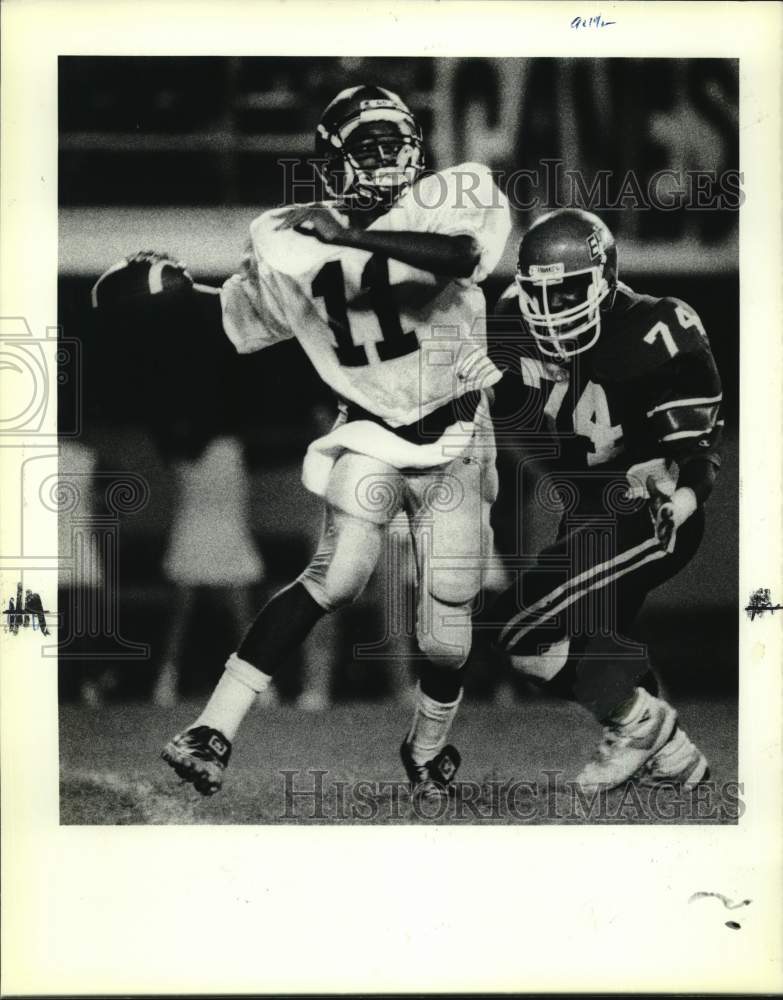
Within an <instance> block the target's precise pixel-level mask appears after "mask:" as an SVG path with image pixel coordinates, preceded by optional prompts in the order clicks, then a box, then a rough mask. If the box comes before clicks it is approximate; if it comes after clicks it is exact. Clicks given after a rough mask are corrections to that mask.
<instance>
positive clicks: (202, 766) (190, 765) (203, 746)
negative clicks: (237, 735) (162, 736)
mask: <svg viewBox="0 0 783 1000" xmlns="http://www.w3.org/2000/svg"><path fill="white" fill-rule="evenodd" d="M161 757H162V758H163V759H164V760H165V761H166V763H167V764H168V765H169V766H170V767H173V768H174V770H175V771H176V772H177V774H178V775H179V776H180V778H182V779H183V780H184V781H189V782H190V784H191V785H193V786H194V788H195V789H196V791H197V792H201V794H202V795H214V794H215V792H218V791H220V786H221V785H222V784H223V772H224V771H225V769H226V767H227V765H228V762H229V759H230V757H231V741H230V740H227V739H226V737H225V736H224V735H223V734H222V733H221V732H219V731H218V730H217V729H211V728H210V727H209V726H194V727H193V728H192V729H186V730H185V732H184V733H177V735H176V736H175V737H174V738H173V739H171V740H169V742H168V743H167V744H166V746H165V747H164V748H163V753H162V754H161Z"/></svg>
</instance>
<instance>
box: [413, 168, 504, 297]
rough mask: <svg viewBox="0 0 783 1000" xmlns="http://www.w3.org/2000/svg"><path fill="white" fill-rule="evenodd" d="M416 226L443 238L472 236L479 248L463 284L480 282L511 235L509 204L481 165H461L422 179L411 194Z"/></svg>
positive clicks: (462, 281)
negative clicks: (472, 268) (470, 272)
mask: <svg viewBox="0 0 783 1000" xmlns="http://www.w3.org/2000/svg"><path fill="white" fill-rule="evenodd" d="M413 194H414V198H413V202H414V204H415V208H416V214H417V218H416V220H415V221H416V225H415V226H412V227H411V228H417V229H423V230H424V231H425V232H430V233H442V234H443V235H444V236H472V237H473V238H474V239H475V240H476V242H477V243H478V244H479V248H480V258H479V262H478V264H477V265H476V269H475V271H474V272H473V274H472V275H470V276H469V277H468V278H461V279H459V281H460V282H461V283H463V284H472V283H474V282H479V281H483V280H484V279H485V278H486V277H487V275H489V274H491V273H492V271H494V269H495V268H496V267H497V265H498V262H499V261H500V258H501V255H502V254H503V249H504V247H505V245H506V241H507V240H508V236H509V233H510V232H511V216H510V212H509V206H508V200H507V199H506V196H505V195H504V194H503V192H502V191H501V190H500V188H499V187H498V186H497V185H496V184H495V182H494V180H493V179H492V173H491V172H490V170H489V168H488V167H486V166H484V165H483V164H481V163H462V164H460V165H459V166H456V167H451V168H450V169H448V170H443V171H441V172H440V173H438V174H431V175H430V176H429V177H425V178H424V180H423V181H421V183H420V184H419V185H417V187H416V189H415V190H414V192H413Z"/></svg>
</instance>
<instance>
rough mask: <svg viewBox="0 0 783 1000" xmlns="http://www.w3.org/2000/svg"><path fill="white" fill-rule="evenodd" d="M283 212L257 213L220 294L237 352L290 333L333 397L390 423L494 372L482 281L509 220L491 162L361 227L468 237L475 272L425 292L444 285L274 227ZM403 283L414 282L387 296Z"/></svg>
mask: <svg viewBox="0 0 783 1000" xmlns="http://www.w3.org/2000/svg"><path fill="white" fill-rule="evenodd" d="M283 211H286V210H280V209H277V210H271V211H268V212H265V213H263V214H262V215H260V216H259V217H258V218H257V219H255V220H254V222H253V223H252V225H251V227H250V235H251V248H250V251H249V254H248V257H247V258H246V259H245V263H244V266H243V271H242V273H241V274H237V275H234V276H233V277H231V278H229V279H228V281H227V282H226V283H225V285H224V286H223V289H222V292H221V296H222V304H223V325H224V328H225V331H226V333H227V335H228V336H229V337H230V339H231V341H232V342H233V344H234V346H235V347H236V349H237V350H238V351H239V352H240V353H250V352H252V351H258V350H261V349H262V348H264V347H268V346H270V345H271V344H274V343H278V342H279V341H281V340H287V339H289V338H291V337H296V338H297V340H299V342H300V343H301V345H302V347H303V348H304V350H305V351H306V352H307V354H308V356H309V357H310V360H311V361H312V363H313V365H314V366H315V368H316V370H317V371H318V373H319V375H320V376H321V378H322V379H323V380H324V382H326V383H327V384H328V385H329V386H330V387H331V388H332V389H333V390H334V392H335V393H336V394H337V395H338V396H339V397H341V398H342V399H345V400H348V401H350V402H353V403H356V404H358V405H359V406H361V407H363V408H364V409H365V410H367V411H369V412H370V413H372V414H374V415H375V416H377V417H380V418H381V419H382V420H383V421H384V422H385V423H387V424H388V425H389V426H391V427H400V426H404V425H407V424H412V423H414V422H415V421H417V420H418V419H420V418H421V417H423V416H426V415H427V414H428V413H430V412H432V411H433V410H435V409H437V408H438V407H440V406H443V405H444V404H445V403H447V402H448V401H449V400H451V399H454V398H457V397H459V396H461V395H463V394H464V393H465V392H468V391H470V390H475V389H481V388H487V387H488V386H490V385H493V384H494V383H495V382H497V381H498V380H499V379H500V372H499V371H498V370H497V369H496V368H495V367H494V365H493V364H492V363H491V362H490V361H489V359H488V358H487V355H486V304H485V300H484V294H483V292H482V291H481V289H480V288H478V286H477V282H479V281H482V280H483V279H484V278H485V277H486V276H487V275H488V274H490V273H491V272H492V270H493V269H494V268H495V267H496V265H497V263H498V261H499V259H500V256H501V254H502V252H503V248H504V246H505V243H506V240H507V239H508V235H509V232H510V228H511V223H510V218H509V209H508V202H507V201H506V198H505V196H504V195H503V194H502V193H501V191H500V190H499V189H498V188H497V187H496V185H495V183H494V181H493V180H492V175H491V173H490V171H489V170H488V168H487V167H485V166H482V165H480V164H476V163H464V164H462V165H460V166H458V167H452V168H450V169H448V170H444V171H442V172H441V173H438V174H431V175H430V176H428V177H425V178H423V179H422V180H420V181H419V182H418V183H417V184H416V185H415V186H414V187H412V188H410V189H409V190H408V191H406V192H405V194H403V196H402V197H401V198H400V199H399V200H398V201H397V202H396V203H395V205H394V206H393V207H392V208H391V209H390V210H389V211H388V212H386V213H385V214H384V215H382V216H381V217H380V218H378V219H377V220H376V221H375V222H373V223H372V225H370V226H369V227H368V229H369V230H370V231H372V230H377V231H392V232H403V231H413V232H421V233H440V234H443V235H447V236H459V235H467V236H472V237H474V239H475V240H476V241H477V243H478V244H479V247H480V252H481V254H480V259H479V262H478V265H477V266H476V269H475V271H474V272H473V274H472V275H470V276H469V277H467V278H454V279H452V280H449V281H448V283H447V284H446V285H445V287H442V288H441V290H440V291H439V292H437V293H435V294H434V295H432V296H431V297H430V296H427V295H426V288H425V287H424V286H426V285H428V284H429V285H430V286H432V287H433V288H434V287H435V286H436V285H438V283H440V284H441V285H442V284H443V279H442V278H440V279H438V278H436V277H435V276H433V275H431V274H429V273H427V272H425V271H420V270H418V269H416V268H413V267H410V266H409V265H407V264H403V263H401V262H400V261H397V260H394V259H391V258H390V259H387V258H386V257H385V256H381V255H378V254H371V253H369V252H367V251H364V250H355V249H352V248H348V247H338V246H329V245H327V244H324V243H320V242H319V241H318V240H316V239H315V238H313V237H311V236H307V235H303V234H301V233H297V232H295V231H294V230H293V229H284V230H277V229H276V226H277V225H278V224H279V223H280V215H281V212H283ZM404 284H411V285H415V286H417V288H415V289H413V293H412V294H408V293H407V292H406V293H403V292H402V291H401V290H400V291H399V293H398V294H394V291H393V288H394V286H401V285H404ZM389 286H392V287H391V289H390V287H389ZM416 291H418V292H419V295H418V298H419V301H418V302H416V294H415V292H416ZM422 292H424V293H425V294H421V293H422Z"/></svg>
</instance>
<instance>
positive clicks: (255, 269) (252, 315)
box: [220, 243, 294, 354]
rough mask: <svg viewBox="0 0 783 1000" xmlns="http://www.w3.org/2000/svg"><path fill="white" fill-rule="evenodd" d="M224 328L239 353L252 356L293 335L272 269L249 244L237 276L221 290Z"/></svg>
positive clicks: (234, 275)
mask: <svg viewBox="0 0 783 1000" xmlns="http://www.w3.org/2000/svg"><path fill="white" fill-rule="evenodd" d="M220 301H221V306H222V310H223V329H224V330H225V332H226V335H227V337H228V338H229V340H230V341H231V343H232V344H233V345H234V347H235V348H236V349H237V351H238V352H239V353H240V354H251V353H253V352H254V351H260V350H262V349H263V348H264V347H270V346H271V345H272V344H277V343H279V342H280V341H282V340H290V339H291V338H292V337H293V336H294V332H293V331H292V330H291V328H290V326H289V324H288V321H287V319H286V311H285V308H284V305H283V303H284V295H283V290H282V288H281V287H280V283H279V278H278V277H277V275H276V274H275V272H274V270H273V269H272V268H271V267H269V266H268V265H267V264H265V263H264V261H263V260H261V259H259V257H258V255H257V254H256V252H255V250H254V248H253V245H252V243H251V244H250V245H249V246H248V249H247V251H246V253H245V256H244V257H243V259H242V264H241V267H240V269H239V271H238V273H237V274H233V275H232V276H231V277H230V278H229V279H228V280H227V281H226V282H225V283H224V285H223V287H222V289H221V290H220Z"/></svg>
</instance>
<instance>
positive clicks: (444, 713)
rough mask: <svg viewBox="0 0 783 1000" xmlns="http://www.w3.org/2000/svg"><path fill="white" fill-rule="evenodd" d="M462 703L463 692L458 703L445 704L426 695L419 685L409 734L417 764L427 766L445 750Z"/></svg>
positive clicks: (412, 754) (412, 752) (412, 753)
mask: <svg viewBox="0 0 783 1000" xmlns="http://www.w3.org/2000/svg"><path fill="white" fill-rule="evenodd" d="M460 701H462V692H461V691H460V694H459V697H458V698H457V700H456V701H452V702H449V703H447V704H444V703H443V702H441V701H435V699H434V698H430V696H429V695H427V694H424V692H423V691H422V689H421V686H420V685H417V687H416V711H415V713H414V716H413V724H412V725H411V729H410V732H409V734H408V742H409V743H410V746H411V756H412V757H413V759H414V760H415V761H416V763H417V764H426V763H427V761H428V760H432V758H433V757H434V756H435V754H437V753H438V751H440V750H442V749H443V747H444V746H445V744H446V737H447V736H448V735H449V730H450V729H451V724H452V722H453V721H454V716H455V715H456V714H457V709H458V708H459V703H460Z"/></svg>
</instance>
